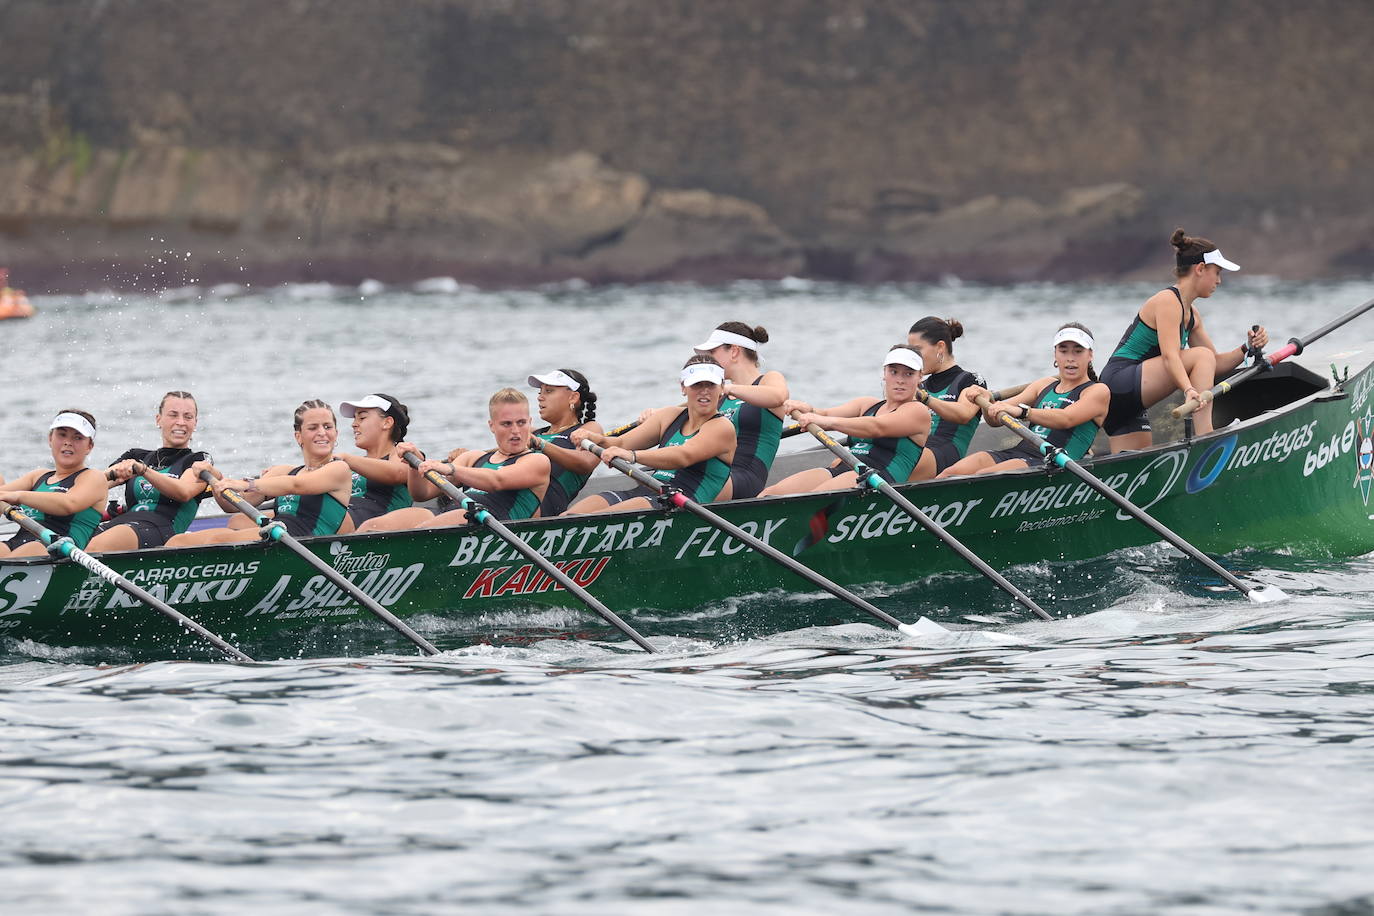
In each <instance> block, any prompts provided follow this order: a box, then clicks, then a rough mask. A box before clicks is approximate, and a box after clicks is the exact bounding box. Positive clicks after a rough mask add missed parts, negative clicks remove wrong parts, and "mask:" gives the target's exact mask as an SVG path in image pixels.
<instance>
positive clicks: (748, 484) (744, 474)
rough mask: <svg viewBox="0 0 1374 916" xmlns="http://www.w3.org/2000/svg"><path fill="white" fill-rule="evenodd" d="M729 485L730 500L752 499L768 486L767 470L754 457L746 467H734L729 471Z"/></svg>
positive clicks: (756, 457)
mask: <svg viewBox="0 0 1374 916" xmlns="http://www.w3.org/2000/svg"><path fill="white" fill-rule="evenodd" d="M730 483H731V491H730V498H731V499H753V498H754V497H755V496H758V495H759V494H760V493H762V492H763V488H764V487H766V486H767V485H768V468H766V467H764V465H763V462H762V461H760V460H759V459H758V456H757V455H755V456H754V457H752V458H750V459H749V464H748V465H747V466H745V467H740V466H739V465H735V466H734V467H732V468H731V469H730Z"/></svg>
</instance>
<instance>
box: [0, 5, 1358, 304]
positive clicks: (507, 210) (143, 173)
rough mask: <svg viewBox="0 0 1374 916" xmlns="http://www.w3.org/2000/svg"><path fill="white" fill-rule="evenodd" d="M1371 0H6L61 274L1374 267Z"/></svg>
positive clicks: (1047, 272) (2, 90)
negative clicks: (1210, 253)
mask: <svg viewBox="0 0 1374 916" xmlns="http://www.w3.org/2000/svg"><path fill="white" fill-rule="evenodd" d="M1371 26H1374V5H1370V4H1363V3H1355V2H1349V0H1308V2H1304V3H1302V4H1293V3H1291V2H1288V0H1211V2H1209V3H1206V4H1199V3H1196V2H1193V0H1189V2H1185V0H1150V2H1148V3H1131V2H1126V0H1035V2H1030V0H965V2H959V3H951V2H945V0H730V2H725V0H693V2H690V3H670V2H653V3H646V2H643V0H581V2H574V0H412V2H408V3H405V4H391V3H382V2H376V0H372V2H367V0H237V2H234V3H210V2H206V0H189V2H188V0H61V2H51V0H0V36H4V42H3V54H4V66H3V67H0V117H3V119H4V123H5V125H6V129H5V130H4V132H3V133H0V152H3V155H0V263H9V264H10V266H11V267H12V268H13V269H14V272H15V278H16V280H22V281H23V282H25V283H26V284H27V285H29V286H30V288H41V287H46V288H58V287H79V286H91V285H103V284H107V283H110V284H115V285H141V286H160V285H180V284H182V283H185V282H189V281H191V280H200V281H203V282H214V281H218V280H225V279H234V278H245V277H246V278H251V279H252V280H254V281H255V282H262V281H265V280H285V279H332V280H338V281H344V282H348V281H355V280H358V279H361V278H363V277H367V276H372V277H377V278H379V279H384V280H404V279H413V278H417V277H420V276H427V275H434V274H451V275H454V276H458V277H460V278H465V279H468V280H470V281H473V282H479V283H492V284H500V283H528V282H540V281H545V280H553V279H559V278H566V277H574V276H576V277H583V278H586V279H589V280H592V281H613V280H629V281H634V280H652V279H667V278H686V279H705V280H717V279H728V278H731V277H739V276H764V277H766V276H781V275H785V274H789V273H792V274H807V275H812V276H822V277H836V278H843V279H858V280H873V279H887V278H932V277H938V276H941V275H945V274H955V275H959V276H962V277H966V278H977V279H986V280H994V281H1001V280H1017V279H1036V278H1043V279H1065V278H1074V279H1077V278H1101V277H1119V276H1136V275H1139V274H1141V273H1146V272H1148V273H1152V274H1155V275H1158V274H1159V273H1160V272H1161V271H1163V270H1166V269H1167V265H1168V249H1167V245H1166V244H1165V241H1164V240H1165V239H1166V238H1167V235H1168V233H1169V231H1170V230H1171V229H1172V228H1173V226H1174V225H1176V224H1177V225H1183V226H1185V227H1187V228H1188V229H1189V230H1190V231H1194V232H1198V233H1202V234H1206V235H1208V236H1210V237H1212V238H1214V239H1216V240H1217V241H1218V242H1219V243H1221V244H1222V245H1223V247H1224V248H1225V250H1226V251H1227V252H1228V254H1231V255H1232V256H1234V257H1235V258H1236V259H1237V260H1240V261H1242V263H1244V264H1245V266H1246V267H1247V268H1250V269H1256V270H1259V271H1261V272H1265V273H1273V274H1278V275H1284V276H1291V277H1312V276H1325V275H1333V274H1341V273H1352V272H1368V271H1369V270H1371V269H1374V216H1371V215H1370V214H1369V213H1367V212H1366V210H1367V208H1366V207H1365V201H1367V200H1369V199H1370V194H1371V191H1374V187H1371V185H1374V178H1372V177H1371V173H1370V170H1369V169H1367V168H1366V167H1365V164H1366V160H1367V158H1368V157H1367V155H1366V152H1367V150H1368V149H1369V147H1370V145H1371V140H1374V126H1372V125H1371V124H1370V123H1369V121H1368V119H1367V118H1366V117H1365V114H1366V112H1367V109H1368V107H1369V103H1368V99H1369V98H1370V97H1371V91H1374V55H1369V54H1368V53H1366V52H1365V50H1364V48H1363V46H1362V44H1361V43H1360V38H1361V36H1363V35H1367V34H1371V31H1374V30H1371Z"/></svg>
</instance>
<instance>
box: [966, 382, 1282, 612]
mask: <svg viewBox="0 0 1374 916" xmlns="http://www.w3.org/2000/svg"><path fill="white" fill-rule="evenodd" d="M975 400H976V401H977V403H978V406H979V407H982V408H983V409H984V410H987V409H988V408H990V407H991V406H992V402H991V401H989V400H988V399H987V397H985V396H984V395H981V394H980V395H978V397H977V398H976V399H975ZM999 415H1000V418H1001V421H1002V425H1003V426H1006V427H1007V428H1008V429H1010V430H1011V431H1012V432H1014V433H1016V435H1018V436H1020V437H1021V438H1022V439H1024V440H1025V441H1026V442H1028V443H1029V444H1030V445H1033V446H1035V447H1036V448H1037V449H1039V450H1040V453H1041V454H1042V455H1044V456H1045V458H1046V460H1047V461H1052V462H1053V463H1055V464H1057V465H1059V466H1060V467H1061V468H1064V469H1065V470H1067V471H1069V472H1070V473H1072V474H1073V475H1074V476H1076V477H1077V478H1078V479H1080V480H1082V481H1083V482H1084V483H1086V484H1087V485H1088V486H1090V487H1092V488H1093V489H1094V490H1096V491H1097V492H1098V493H1101V494H1102V495H1103V496H1105V497H1106V498H1107V499H1108V500H1110V501H1111V502H1113V503H1115V504H1116V505H1117V506H1118V507H1119V508H1120V509H1121V510H1122V511H1123V512H1126V513H1127V514H1128V515H1131V516H1134V517H1135V519H1136V520H1137V521H1139V522H1140V523H1141V524H1143V525H1144V526H1145V527H1147V528H1149V529H1150V530H1151V531H1153V532H1154V533H1155V534H1157V535H1159V536H1160V537H1161V538H1163V539H1164V540H1166V541H1168V542H1169V543H1170V544H1173V545H1174V546H1175V547H1177V548H1178V549H1179V550H1181V551H1183V552H1184V553H1185V554H1186V555H1187V556H1188V557H1190V558H1191V559H1193V560H1196V561H1197V562H1198V563H1201V564H1202V565H1203V566H1206V567H1207V568H1208V569H1210V570H1211V571H1212V572H1214V573H1216V574H1217V575H1218V576H1220V577H1221V578H1222V579H1223V580H1225V581H1226V583H1227V584H1228V585H1230V586H1231V587H1232V588H1234V589H1236V590H1237V591H1239V592H1240V593H1241V594H1242V595H1244V596H1245V597H1247V598H1249V599H1250V600H1251V601H1254V602H1256V603H1259V604H1263V603H1266V602H1270V601H1282V600H1283V599H1285V598H1287V597H1288V596H1287V595H1286V594H1284V593H1283V592H1282V591H1280V590H1279V589H1278V588H1277V587H1275V586H1273V585H1247V584H1245V583H1244V582H1242V581H1241V580H1239V579H1237V578H1236V577H1235V576H1234V575H1232V574H1231V572H1230V571H1229V570H1227V569H1225V568H1223V567H1222V566H1221V564H1219V563H1217V561H1215V560H1213V559H1212V558H1211V557H1209V556H1207V555H1206V554H1205V553H1203V552H1202V551H1201V550H1198V549H1197V548H1196V547H1194V546H1193V545H1192V544H1190V543H1188V542H1187V541H1185V540H1184V539H1183V538H1181V537H1179V536H1178V535H1177V534H1175V533H1174V532H1173V531H1171V530H1170V529H1169V528H1167V527H1165V526H1164V524H1163V523H1161V522H1160V521H1159V520H1157V519H1155V518H1153V517H1151V516H1150V515H1148V514H1146V512H1145V510H1144V509H1142V508H1140V507H1139V506H1137V505H1136V504H1135V503H1133V502H1131V501H1130V500H1129V499H1127V498H1126V497H1124V496H1122V495H1121V494H1120V493H1118V492H1116V491H1115V490H1113V489H1112V488H1111V487H1109V486H1107V485H1106V484H1105V483H1103V482H1102V481H1101V480H1098V479H1097V478H1096V477H1095V476H1093V474H1092V473H1090V472H1089V471H1088V470H1087V468H1085V467H1083V466H1082V465H1081V464H1079V463H1078V462H1077V461H1074V460H1073V459H1072V458H1070V457H1069V456H1068V455H1066V454H1064V452H1063V450H1061V449H1058V448H1056V447H1054V446H1052V445H1050V444H1049V443H1048V442H1046V441H1045V440H1044V439H1041V438H1040V437H1039V436H1037V435H1036V434H1035V433H1033V432H1031V431H1030V430H1029V429H1027V428H1026V427H1025V426H1023V425H1021V422H1020V421H1019V420H1017V419H1016V418H1015V417H1013V416H1012V415H1011V414H1009V413H1007V412H1006V411H1001V412H1000V414H999Z"/></svg>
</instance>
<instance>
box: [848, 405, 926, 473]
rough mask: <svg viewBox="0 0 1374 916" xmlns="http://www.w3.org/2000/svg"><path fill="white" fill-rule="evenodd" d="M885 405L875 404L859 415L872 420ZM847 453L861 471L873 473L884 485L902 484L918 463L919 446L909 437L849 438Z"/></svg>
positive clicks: (919, 456)
mask: <svg viewBox="0 0 1374 916" xmlns="http://www.w3.org/2000/svg"><path fill="white" fill-rule="evenodd" d="M886 403H887V401H886V400H883V401H879V402H878V403H876V404H874V405H873V406H872V407H870V408H868V409H867V410H865V411H864V412H863V416H865V417H876V416H877V415H878V411H879V409H881V408H882V406H883V405H884V404H886ZM849 450H850V451H851V452H853V453H854V456H855V457H856V458H858V459H859V460H860V461H862V462H863V465H864V467H866V468H868V469H869V470H872V471H877V472H878V476H879V477H882V478H883V479H884V480H886V481H887V482H888V483H906V481H907V478H909V477H910V476H911V472H912V471H913V470H915V468H916V463H917V462H918V461H920V460H921V446H919V445H917V444H916V443H915V442H913V441H912V440H911V437H910V436H881V437H879V438H877V439H865V438H859V437H855V436H850V437H849Z"/></svg>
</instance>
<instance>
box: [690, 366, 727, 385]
mask: <svg viewBox="0 0 1374 916" xmlns="http://www.w3.org/2000/svg"><path fill="white" fill-rule="evenodd" d="M724 381H725V370H724V369H722V368H721V367H720V366H718V365H716V364H715V363H692V364H691V365H690V366H684V367H683V369H682V384H683V386H684V387H686V388H691V387H692V386H693V385H698V384H700V383H702V382H712V383H713V384H716V385H719V384H721V383H722V382H724Z"/></svg>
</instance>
